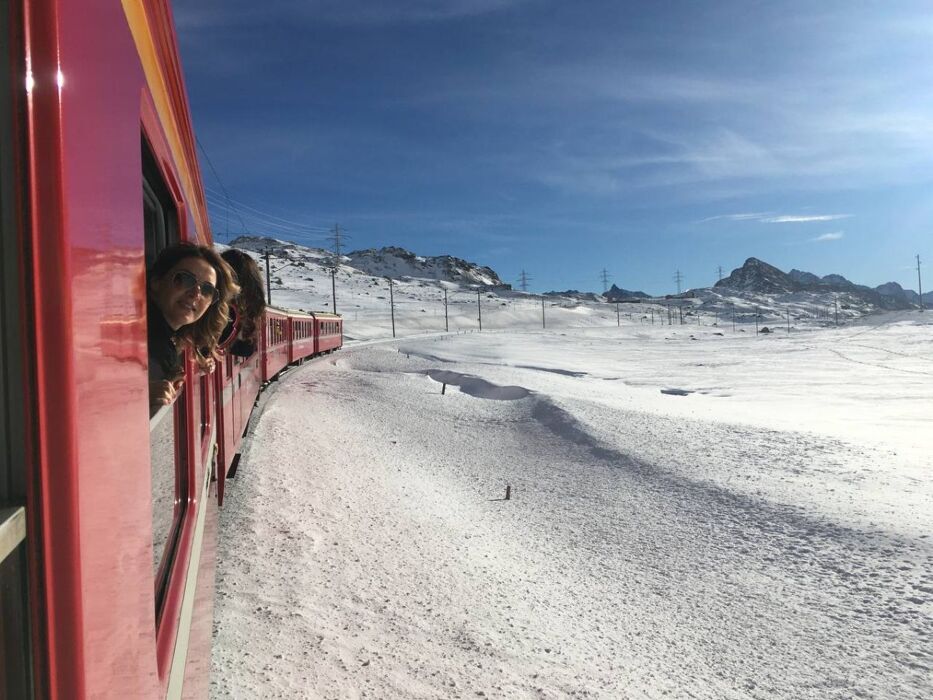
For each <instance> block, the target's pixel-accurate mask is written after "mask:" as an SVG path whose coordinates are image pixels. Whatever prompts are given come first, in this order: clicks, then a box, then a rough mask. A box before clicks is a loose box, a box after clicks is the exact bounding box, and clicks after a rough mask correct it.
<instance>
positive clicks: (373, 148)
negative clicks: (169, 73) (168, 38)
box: [174, 0, 933, 293]
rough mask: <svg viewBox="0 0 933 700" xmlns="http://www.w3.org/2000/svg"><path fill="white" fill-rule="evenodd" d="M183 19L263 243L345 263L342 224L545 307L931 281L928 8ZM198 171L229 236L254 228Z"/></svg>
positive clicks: (932, 105)
mask: <svg viewBox="0 0 933 700" xmlns="http://www.w3.org/2000/svg"><path fill="white" fill-rule="evenodd" d="M174 12H175V19H176V23H177V27H178V35H179V42H180V46H181V53H182V61H183V64H184V69H185V76H186V81H187V87H188V92H189V97H190V101H191V107H192V113H193V119H194V126H195V131H196V133H197V135H198V138H199V139H200V141H201V143H202V144H203V146H204V148H205V149H206V151H207V154H208V155H209V157H210V160H211V163H212V164H213V166H214V168H215V169H216V171H217V173H218V174H219V176H220V180H221V181H222V182H223V185H224V187H225V189H226V193H227V195H229V197H230V198H231V199H233V200H235V201H236V202H237V205H236V206H237V210H238V211H239V216H242V217H243V218H244V221H245V223H246V226H247V227H248V229H249V230H250V231H251V232H253V233H263V234H270V235H276V236H278V237H282V238H289V239H292V240H296V241H299V242H303V243H307V244H310V245H318V246H325V245H326V241H325V240H324V238H325V236H326V235H327V234H326V231H327V229H329V228H332V227H333V225H334V224H335V223H339V224H340V226H341V228H345V229H346V230H348V231H349V233H350V236H351V239H350V240H349V242H348V245H349V247H350V248H367V247H380V246H383V245H400V246H403V247H405V248H408V249H410V250H413V251H415V252H417V253H419V254H422V255H441V254H452V255H457V256H459V257H464V258H467V259H469V260H473V261H475V262H478V263H480V264H484V265H489V266H491V267H492V268H493V269H495V270H496V271H497V272H498V273H499V275H500V276H501V277H502V278H503V279H504V280H505V281H508V282H512V283H513V284H514V283H516V282H517V278H518V276H519V274H520V273H521V271H522V270H523V269H524V270H525V271H526V272H527V273H528V275H529V276H530V277H531V278H532V282H531V288H532V289H533V290H534V291H545V290H554V289H567V288H576V289H582V290H600V289H601V287H602V283H601V282H600V274H601V271H602V270H603V269H606V270H607V271H608V273H609V275H610V277H611V281H612V282H615V283H616V284H618V285H619V286H622V287H625V288H627V289H643V290H645V291H647V292H651V293H663V292H669V291H672V290H674V288H675V282H674V279H673V278H674V274H675V272H676V271H677V270H680V272H681V273H682V274H683V278H684V286H685V287H701V286H708V285H710V284H712V283H713V282H715V281H716V277H717V268H718V267H719V266H722V267H723V268H724V270H725V271H726V274H728V272H729V271H731V270H732V269H733V268H735V267H738V266H739V265H741V264H742V262H743V261H744V260H745V258H747V257H751V256H754V257H758V258H761V259H763V260H765V261H767V262H769V263H771V264H773V265H776V266H778V267H780V268H782V269H784V270H789V269H791V268H793V267H796V268H799V269H804V270H808V271H811V272H814V273H816V274H820V275H824V274H829V273H840V274H843V275H845V276H846V277H848V278H850V279H852V280H853V281H856V282H860V283H864V284H871V285H877V284H881V283H883V282H887V281H897V282H900V283H901V284H903V285H904V286H905V287H910V288H913V289H916V272H915V270H914V271H913V272H912V269H913V268H912V267H911V266H912V264H914V256H915V255H916V254H918V253H919V254H920V256H921V259H922V260H923V261H924V262H925V263H926V262H927V261H929V260H933V246H931V245H930V241H931V238H933V236H931V233H933V187H931V185H933V89H931V86H933V5H931V4H930V3H929V2H928V1H927V0H923V1H917V2H897V1H896V0H892V1H888V2H858V1H856V0H848V1H847V2H835V1H833V0H820V2H812V0H811V1H810V2H796V1H794V2H791V1H786V0H771V1H768V2H757V1H754V0H743V1H735V2H733V1H731V0H730V1H723V2H699V1H677V0H671V1H668V2H657V1H655V2H649V1H645V2H624V1H623V0H612V1H610V0H581V1H580V2H566V1H565V0H433V1H432V0H393V1H391V2H390V1H389V0H266V1H265V2H261V3H257V2H255V1H254V0H250V1H246V0H175V2H174ZM202 168H203V170H204V179H205V183H206V185H207V187H208V188H209V197H210V201H211V203H212V207H211V210H212V221H213V226H214V231H215V237H216V238H218V239H219V240H223V239H224V236H225V234H226V233H227V232H230V233H234V232H239V231H241V230H242V228H243V225H242V224H241V223H240V221H239V216H238V215H237V213H236V212H234V211H232V210H231V211H228V207H227V205H226V203H225V202H226V198H225V196H224V195H223V193H222V191H221V187H220V185H219V184H218V181H217V180H216V179H215V178H214V176H213V174H212V172H211V169H210V168H209V167H208V164H207V163H206V162H204V159H203V158H202ZM272 217H275V218H272ZM925 269H926V268H925ZM929 278H930V283H929V285H928V286H929V288H933V275H930V276H929Z"/></svg>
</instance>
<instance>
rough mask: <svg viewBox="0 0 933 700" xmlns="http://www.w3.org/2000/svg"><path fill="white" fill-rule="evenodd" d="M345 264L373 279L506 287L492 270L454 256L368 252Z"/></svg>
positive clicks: (395, 250) (388, 249)
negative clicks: (388, 278) (417, 280)
mask: <svg viewBox="0 0 933 700" xmlns="http://www.w3.org/2000/svg"><path fill="white" fill-rule="evenodd" d="M343 262H345V263H346V264H347V265H350V266H351V267H355V268H356V269H357V270H359V271H360V272H364V273H366V274H367V275H372V276H373V277H392V278H394V279H404V278H406V277H408V278H415V279H432V280H443V281H446V282H457V283H459V284H476V285H481V286H484V287H502V286H503V282H502V280H501V279H499V275H497V274H496V273H495V272H494V271H493V270H492V269H491V268H489V267H482V266H480V265H477V264H475V263H471V262H468V261H466V260H462V259H461V258H455V257H453V256H452V255H439V256H434V257H422V256H420V255H415V254H414V253H412V252H410V251H408V250H405V249H404V248H398V247H395V246H389V247H386V248H379V249H376V248H368V249H366V250H355V251H353V252H352V253H347V255H346V256H345V257H344V260H343Z"/></svg>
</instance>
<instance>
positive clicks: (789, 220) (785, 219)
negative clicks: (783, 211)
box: [759, 214, 852, 224]
mask: <svg viewBox="0 0 933 700" xmlns="http://www.w3.org/2000/svg"><path fill="white" fill-rule="evenodd" d="M850 216H852V215H851V214H812V215H804V216H794V215H785V216H769V217H766V218H764V219H759V221H761V222H762V223H765V224H805V223H810V222H813V221H835V220H836V219H848V218H849V217H850Z"/></svg>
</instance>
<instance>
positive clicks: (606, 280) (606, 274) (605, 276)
mask: <svg viewBox="0 0 933 700" xmlns="http://www.w3.org/2000/svg"><path fill="white" fill-rule="evenodd" d="M599 279H600V280H601V281H602V283H603V294H605V293H606V292H608V291H609V271H608V270H606V268H605V267H604V268H603V271H602V272H601V273H600V274H599Z"/></svg>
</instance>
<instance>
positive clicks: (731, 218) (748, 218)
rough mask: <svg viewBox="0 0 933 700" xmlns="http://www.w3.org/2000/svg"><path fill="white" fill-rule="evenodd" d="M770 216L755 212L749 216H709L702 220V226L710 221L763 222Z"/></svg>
mask: <svg viewBox="0 0 933 700" xmlns="http://www.w3.org/2000/svg"><path fill="white" fill-rule="evenodd" d="M766 216H769V215H768V214H767V213H763V212H754V213H749V214H719V215H718V216H708V217H706V218H705V219H700V221H699V222H697V223H701V224H705V223H707V222H709V221H722V220H726V221H761V220H762V219H763V218H764V217H766Z"/></svg>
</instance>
